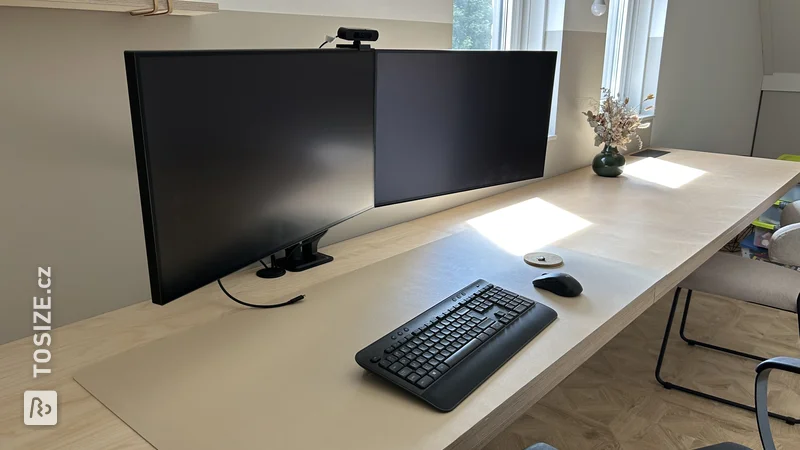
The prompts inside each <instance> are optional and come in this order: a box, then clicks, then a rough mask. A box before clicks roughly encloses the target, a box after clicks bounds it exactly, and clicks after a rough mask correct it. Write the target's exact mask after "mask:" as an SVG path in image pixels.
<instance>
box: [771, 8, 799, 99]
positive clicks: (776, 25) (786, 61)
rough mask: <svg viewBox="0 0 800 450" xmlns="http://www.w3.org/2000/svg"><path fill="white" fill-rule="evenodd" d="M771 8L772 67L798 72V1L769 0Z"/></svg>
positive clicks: (776, 69)
mask: <svg viewBox="0 0 800 450" xmlns="http://www.w3.org/2000/svg"><path fill="white" fill-rule="evenodd" d="M771 9H772V11H771V14H770V16H771V21H772V56H773V64H774V66H773V69H774V71H775V72H779V73H800V51H798V49H800V1H797V0H771ZM798 89H800V86H798Z"/></svg>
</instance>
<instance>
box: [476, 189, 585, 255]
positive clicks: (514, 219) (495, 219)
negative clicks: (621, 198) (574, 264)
mask: <svg viewBox="0 0 800 450" xmlns="http://www.w3.org/2000/svg"><path fill="white" fill-rule="evenodd" d="M467 223H468V224H469V225H470V226H471V227H472V228H474V229H475V230H477V231H478V232H479V233H481V234H482V235H483V236H485V237H487V238H488V239H489V240H491V241H492V242H494V243H495V244H496V245H497V246H498V247H500V248H502V249H503V250H505V251H507V252H509V253H511V254H513V255H517V256H523V255H525V254H526V253H530V252H533V251H536V250H538V249H540V248H542V247H544V246H546V245H549V244H552V243H553V242H556V241H558V240H559V239H563V238H565V237H567V236H569V235H571V234H573V233H575V232H578V231H580V230H582V229H584V228H586V227H588V226H589V225H591V224H592V222H589V221H588V220H585V219H583V218H582V217H579V216H576V215H575V214H572V213H571V212H569V211H566V210H563V209H561V208H559V207H558V206H556V205H553V204H552V203H548V202H546V201H544V200H542V199H540V198H533V199H530V200H526V201H524V202H521V203H517V204H516V205H511V206H508V207H505V208H502V209H498V210H497V211H492V212H490V213H487V214H484V215H482V216H480V217H476V218H474V219H470V220H468V221H467Z"/></svg>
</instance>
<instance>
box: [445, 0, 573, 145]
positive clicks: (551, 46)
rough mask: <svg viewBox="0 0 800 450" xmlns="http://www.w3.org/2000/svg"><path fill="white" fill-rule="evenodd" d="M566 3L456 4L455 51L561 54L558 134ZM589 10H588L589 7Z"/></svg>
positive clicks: (499, 0) (461, 0) (498, 0)
mask: <svg viewBox="0 0 800 450" xmlns="http://www.w3.org/2000/svg"><path fill="white" fill-rule="evenodd" d="M564 3H565V0H454V2H453V48H454V49H459V50H552V51H557V52H559V57H558V61H557V63H556V80H555V86H554V89H553V103H552V107H551V112H550V135H551V136H553V135H555V134H556V133H555V132H556V106H557V104H558V102H557V101H556V100H557V97H558V78H559V73H560V68H561V54H560V53H561V41H562V39H561V38H562V34H563V30H564ZM587 7H588V6H587Z"/></svg>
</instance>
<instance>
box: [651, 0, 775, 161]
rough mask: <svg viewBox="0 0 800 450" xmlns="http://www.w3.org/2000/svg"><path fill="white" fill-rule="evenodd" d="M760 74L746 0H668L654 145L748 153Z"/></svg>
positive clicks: (751, 8)
mask: <svg viewBox="0 0 800 450" xmlns="http://www.w3.org/2000/svg"><path fill="white" fill-rule="evenodd" d="M762 78H763V68H762V58H761V23H760V18H759V9H758V2H757V1H754V0H702V1H698V0H669V6H668V8H667V20H666V31H665V34H664V42H663V50H662V55H661V72H660V75H659V82H658V100H657V105H658V106H657V107H656V114H655V120H654V122H653V131H652V135H653V137H652V144H653V145H654V146H663V147H676V148H686V149H692V150H701V151H708V152H716V153H729V154H736V155H749V154H750V149H751V146H752V143H753V133H754V131H755V124H756V116H757V114H758V101H759V97H760V95H761V82H762Z"/></svg>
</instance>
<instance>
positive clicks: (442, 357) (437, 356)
mask: <svg viewBox="0 0 800 450" xmlns="http://www.w3.org/2000/svg"><path fill="white" fill-rule="evenodd" d="M433 359H435V360H436V361H440V362H441V361H444V360H445V359H447V357H446V356H444V355H443V354H441V353H439V354H438V355H436V356H434V357H433Z"/></svg>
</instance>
